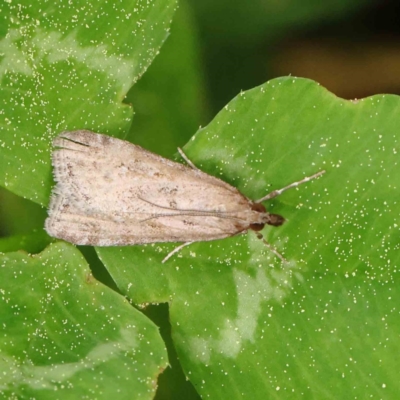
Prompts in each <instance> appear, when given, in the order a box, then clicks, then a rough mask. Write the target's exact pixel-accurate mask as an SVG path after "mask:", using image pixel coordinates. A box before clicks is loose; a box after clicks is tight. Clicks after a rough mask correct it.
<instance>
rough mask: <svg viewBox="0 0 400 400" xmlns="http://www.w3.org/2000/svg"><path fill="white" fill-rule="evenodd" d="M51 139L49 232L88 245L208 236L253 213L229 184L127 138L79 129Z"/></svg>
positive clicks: (223, 233) (231, 231)
mask: <svg viewBox="0 0 400 400" xmlns="http://www.w3.org/2000/svg"><path fill="white" fill-rule="evenodd" d="M53 145H54V150H53V155H52V162H53V166H54V178H55V181H56V185H55V188H54V189H53V194H52V198H51V201H50V206H49V216H48V218H47V220H46V226H45V227H46V230H47V232H48V233H49V234H50V235H51V236H54V237H57V238H60V239H64V240H66V241H69V242H71V243H74V244H80V245H93V246H114V245H115V246H116V245H119V246H121V245H133V244H143V243H153V242H195V241H208V240H215V239H221V238H225V237H228V236H232V235H235V234H237V233H239V232H241V231H244V230H246V229H247V228H248V226H249V224H250V223H251V222H252V220H253V219H254V213H255V212H254V211H252V210H251V202H250V201H249V200H248V199H247V198H246V197H245V196H243V195H242V194H241V193H240V192H239V191H238V190H237V189H236V188H234V187H233V186H231V185H229V184H228V183H226V182H224V181H222V180H220V179H218V178H215V177H213V176H211V175H208V174H206V173H204V172H202V171H199V170H195V169H192V168H190V167H187V166H186V165H182V164H179V163H176V162H173V161H170V160H168V159H165V158H163V157H161V156H158V155H156V154H153V153H151V152H149V151H147V150H145V149H143V148H141V147H140V146H137V145H134V144H131V143H129V142H127V141H124V140H120V139H116V138H113V137H110V136H107V135H102V134H98V133H94V132H90V131H86V130H79V131H70V132H63V133H61V134H60V135H59V136H58V137H56V138H55V139H54V142H53Z"/></svg>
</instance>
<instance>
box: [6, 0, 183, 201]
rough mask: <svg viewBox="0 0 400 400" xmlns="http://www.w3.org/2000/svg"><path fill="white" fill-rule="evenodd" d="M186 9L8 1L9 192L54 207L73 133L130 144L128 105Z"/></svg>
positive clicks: (171, 2)
mask: <svg viewBox="0 0 400 400" xmlns="http://www.w3.org/2000/svg"><path fill="white" fill-rule="evenodd" d="M175 7H176V0H155V1H153V2H149V1H146V0H121V1H120V2H118V6H116V5H115V4H114V2H109V1H105V0H102V1H97V2H87V1H83V0H73V1H67V0H58V1H55V2H50V3H49V2H47V1H44V0H39V1H35V2H31V1H28V0H23V1H18V3H16V2H11V1H9V2H2V4H1V5H0V17H1V18H2V22H1V30H0V54H1V61H0V97H1V99H2V112H1V121H0V184H1V185H2V186H4V187H6V188H7V189H9V190H10V191H12V192H14V193H16V194H18V195H21V196H23V197H25V198H28V199H30V200H33V201H35V202H37V203H39V204H41V205H46V204H47V202H48V200H49V193H50V186H51V167H50V148H51V147H50V145H49V144H50V142H51V139H52V138H53V137H54V136H55V135H56V134H57V133H59V132H60V131H62V130H65V129H69V130H71V129H78V128H79V129H83V128H88V129H93V130H95V131H99V132H108V133H111V134H113V135H118V136H122V135H123V134H125V133H126V132H127V130H128V128H129V126H130V123H131V118H132V109H131V108H130V107H129V106H127V105H123V104H122V100H123V98H124V96H125V95H126V93H127V91H128V90H129V88H130V87H131V86H132V84H133V83H134V82H136V81H137V79H138V78H139V77H140V75H141V74H143V72H144V71H145V70H146V68H147V67H148V65H149V64H150V63H151V61H152V60H153V59H154V57H155V55H156V54H157V52H158V50H159V48H160V46H161V44H162V42H163V41H164V39H165V38H166V35H167V31H168V28H169V24H170V20H171V17H172V15H173V12H174V9H175Z"/></svg>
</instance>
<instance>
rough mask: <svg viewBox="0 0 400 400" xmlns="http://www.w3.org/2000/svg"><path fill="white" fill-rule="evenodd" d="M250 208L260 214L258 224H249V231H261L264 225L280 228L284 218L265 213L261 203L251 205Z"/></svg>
mask: <svg viewBox="0 0 400 400" xmlns="http://www.w3.org/2000/svg"><path fill="white" fill-rule="evenodd" d="M251 208H252V210H254V211H257V212H259V213H260V214H261V218H260V222H255V223H252V224H250V229H252V230H253V231H256V232H258V231H261V230H263V229H264V226H265V225H272V226H281V225H282V224H283V223H284V222H285V218H283V217H282V215H279V214H271V213H269V212H267V210H266V209H265V207H264V206H263V205H262V204H261V203H253V204H252V206H251Z"/></svg>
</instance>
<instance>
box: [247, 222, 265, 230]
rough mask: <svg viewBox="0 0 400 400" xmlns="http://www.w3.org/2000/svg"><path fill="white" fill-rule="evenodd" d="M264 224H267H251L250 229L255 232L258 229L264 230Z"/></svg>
mask: <svg viewBox="0 0 400 400" xmlns="http://www.w3.org/2000/svg"><path fill="white" fill-rule="evenodd" d="M264 226H265V224H261V223H258V224H250V229H252V230H253V231H255V232H258V231H262V230H263V229H264Z"/></svg>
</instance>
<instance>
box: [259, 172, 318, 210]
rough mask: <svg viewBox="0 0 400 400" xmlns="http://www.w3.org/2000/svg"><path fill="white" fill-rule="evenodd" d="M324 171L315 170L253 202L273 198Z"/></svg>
mask: <svg viewBox="0 0 400 400" xmlns="http://www.w3.org/2000/svg"><path fill="white" fill-rule="evenodd" d="M324 173H325V171H319V172H317V173H316V174H314V175H311V176H307V177H305V178H304V179H302V180H301V181H298V182H293V183H291V184H290V185H287V186H285V187H283V188H282V189H278V190H274V191H272V192H271V193H268V194H267V195H266V196H264V197H261V199H258V200H257V201H256V202H255V203H262V202H263V201H266V200H270V199H273V198H274V197H277V196H279V195H280V194H282V193H283V192H284V191H286V190H288V189H291V188H294V187H296V186H299V185H301V184H302V183H306V182H309V181H311V180H312V179H315V178H318V177H319V176H321V175H323V174H324Z"/></svg>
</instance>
